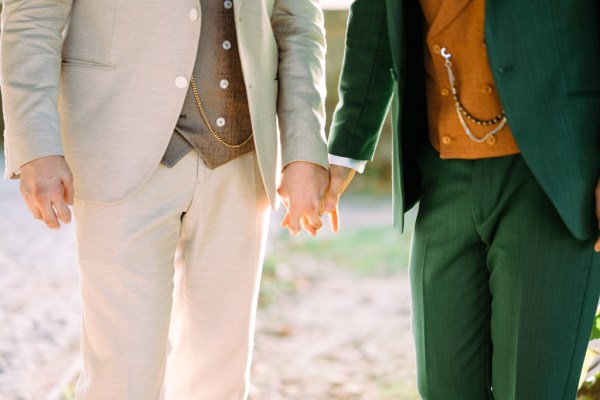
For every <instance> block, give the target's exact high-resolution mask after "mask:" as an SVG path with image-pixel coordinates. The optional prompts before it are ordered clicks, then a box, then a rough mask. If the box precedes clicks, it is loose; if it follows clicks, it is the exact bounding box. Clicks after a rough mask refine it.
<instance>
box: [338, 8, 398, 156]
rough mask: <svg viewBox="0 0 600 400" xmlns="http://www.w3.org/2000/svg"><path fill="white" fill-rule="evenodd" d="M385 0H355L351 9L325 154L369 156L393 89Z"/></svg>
mask: <svg viewBox="0 0 600 400" xmlns="http://www.w3.org/2000/svg"><path fill="white" fill-rule="evenodd" d="M387 29H388V28H387V23H386V5H385V0H356V1H355V2H354V3H353V5H352V6H351V8H350V18H349V21H348V33H347V36H346V50H345V55H344V63H343V66H342V75H341V77H340V87H339V95H340V101H339V103H338V106H337V108H336V111H335V113H334V116H333V122H332V125H331V131H330V135H329V153H330V154H333V155H337V156H341V157H348V158H353V159H356V160H371V159H372V158H373V155H374V153H375V148H376V146H377V142H378V140H379V136H380V134H381V128H382V126H383V122H384V120H385V116H386V114H387V110H388V108H389V105H390V101H391V98H392V93H393V79H392V75H391V73H390V70H391V68H392V56H391V52H390V44H389V39H388V33H387Z"/></svg>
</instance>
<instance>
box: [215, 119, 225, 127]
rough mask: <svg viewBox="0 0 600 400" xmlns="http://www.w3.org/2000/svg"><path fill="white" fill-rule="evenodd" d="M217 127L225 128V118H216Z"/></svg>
mask: <svg viewBox="0 0 600 400" xmlns="http://www.w3.org/2000/svg"><path fill="white" fill-rule="evenodd" d="M217 126H218V127H219V128H222V127H224V126H225V118H217Z"/></svg>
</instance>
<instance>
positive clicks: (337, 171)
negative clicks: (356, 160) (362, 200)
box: [324, 165, 356, 232]
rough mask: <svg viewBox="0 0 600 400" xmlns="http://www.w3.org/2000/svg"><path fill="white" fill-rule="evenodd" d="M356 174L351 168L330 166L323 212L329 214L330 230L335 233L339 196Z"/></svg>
mask: <svg viewBox="0 0 600 400" xmlns="http://www.w3.org/2000/svg"><path fill="white" fill-rule="evenodd" d="M355 173H356V171H355V170H353V169H352V168H347V167H342V166H340V165H331V166H330V167H329V176H330V181H329V189H328V191H327V196H326V197H325V206H324V210H325V212H326V213H328V214H329V219H330V220H331V228H332V229H333V231H334V232H337V231H338V230H339V228H340V219H339V215H338V203H339V201H340V196H341V195H342V193H344V190H346V188H347V187H348V185H349V184H350V181H351V180H352V178H353V177H354V174H355Z"/></svg>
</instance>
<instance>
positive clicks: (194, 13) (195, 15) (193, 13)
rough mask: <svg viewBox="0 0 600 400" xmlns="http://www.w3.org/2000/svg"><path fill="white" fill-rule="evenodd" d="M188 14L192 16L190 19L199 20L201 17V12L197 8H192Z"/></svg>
mask: <svg viewBox="0 0 600 400" xmlns="http://www.w3.org/2000/svg"><path fill="white" fill-rule="evenodd" d="M188 16H189V18H190V21H198V17H200V13H199V12H198V9H197V8H191V9H190V11H189V13H188Z"/></svg>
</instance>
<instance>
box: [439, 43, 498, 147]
mask: <svg viewBox="0 0 600 400" xmlns="http://www.w3.org/2000/svg"><path fill="white" fill-rule="evenodd" d="M440 54H441V56H442V57H444V58H445V59H446V62H445V64H444V65H445V66H446V69H447V70H448V80H449V81H450V90H451V91H452V97H453V98H454V107H455V108H456V114H457V115H458V120H459V121H460V124H461V125H462V127H463V129H464V130H465V133H466V134H467V136H468V137H469V139H471V140H472V141H474V142H475V143H483V142H485V141H486V140H487V139H488V138H490V137H491V136H494V135H495V134H496V133H498V132H499V131H500V130H501V129H502V128H504V126H505V125H506V123H507V122H508V121H507V119H506V113H505V112H504V110H502V112H501V113H500V114H498V115H496V116H495V117H494V118H492V119H489V120H481V119H478V118H475V117H474V116H473V115H471V113H469V112H468V111H467V110H466V109H465V107H464V106H463V105H462V103H461V102H460V99H459V97H458V91H457V90H456V85H455V82H456V78H455V77H454V73H453V72H452V63H451V62H450V57H452V54H450V53H448V52H447V51H446V48H445V47H444V48H442V49H441V51H440ZM465 117H466V118H467V119H468V120H469V121H471V122H473V123H475V124H477V125H479V126H490V125H495V124H498V126H496V127H495V128H494V129H492V130H491V131H489V132H487V133H486V134H485V135H484V136H483V137H482V138H478V137H477V136H475V135H474V134H473V132H471V130H470V129H469V126H468V125H467V121H465Z"/></svg>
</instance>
